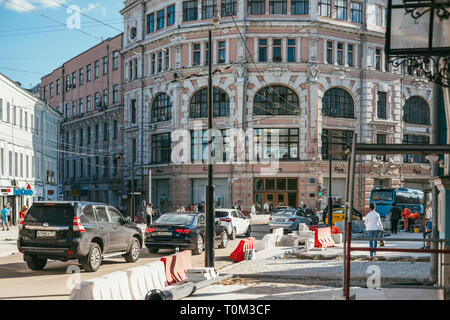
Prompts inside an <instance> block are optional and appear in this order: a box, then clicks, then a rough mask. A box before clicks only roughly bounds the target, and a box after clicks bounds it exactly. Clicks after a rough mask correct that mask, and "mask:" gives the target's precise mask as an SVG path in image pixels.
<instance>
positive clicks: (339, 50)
mask: <svg viewBox="0 0 450 320" xmlns="http://www.w3.org/2000/svg"><path fill="white" fill-rule="evenodd" d="M337 63H338V64H339V65H341V66H343V65H344V44H343V43H341V42H338V44H337Z"/></svg>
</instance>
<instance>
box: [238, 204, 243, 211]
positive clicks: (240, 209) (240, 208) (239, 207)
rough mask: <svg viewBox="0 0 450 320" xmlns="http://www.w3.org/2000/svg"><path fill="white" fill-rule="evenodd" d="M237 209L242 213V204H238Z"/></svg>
mask: <svg viewBox="0 0 450 320" xmlns="http://www.w3.org/2000/svg"><path fill="white" fill-rule="evenodd" d="M237 209H238V210H239V211H242V207H241V204H240V203H239V204H238V206H237Z"/></svg>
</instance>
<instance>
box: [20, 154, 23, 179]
mask: <svg viewBox="0 0 450 320" xmlns="http://www.w3.org/2000/svg"><path fill="white" fill-rule="evenodd" d="M20 176H21V177H22V178H23V153H21V154H20Z"/></svg>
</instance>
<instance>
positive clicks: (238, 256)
mask: <svg viewBox="0 0 450 320" xmlns="http://www.w3.org/2000/svg"><path fill="white" fill-rule="evenodd" d="M249 249H255V238H253V237H250V238H247V239H244V240H241V242H239V244H238V246H237V248H236V249H235V250H234V251H233V252H232V253H231V254H230V259H231V260H234V261H236V262H241V261H242V260H244V258H245V251H246V250H249Z"/></svg>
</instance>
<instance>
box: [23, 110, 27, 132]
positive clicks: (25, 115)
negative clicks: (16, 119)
mask: <svg viewBox="0 0 450 320" xmlns="http://www.w3.org/2000/svg"><path fill="white" fill-rule="evenodd" d="M24 117H25V130H28V112H26V111H25V114H24Z"/></svg>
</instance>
